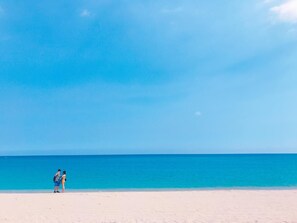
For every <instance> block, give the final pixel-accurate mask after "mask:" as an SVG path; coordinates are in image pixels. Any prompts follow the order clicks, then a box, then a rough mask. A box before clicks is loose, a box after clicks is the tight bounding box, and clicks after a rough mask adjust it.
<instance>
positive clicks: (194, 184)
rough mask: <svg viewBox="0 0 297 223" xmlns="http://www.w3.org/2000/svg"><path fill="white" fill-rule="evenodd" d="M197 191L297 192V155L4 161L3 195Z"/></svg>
mask: <svg viewBox="0 0 297 223" xmlns="http://www.w3.org/2000/svg"><path fill="white" fill-rule="evenodd" d="M59 168H60V169H61V170H66V171H67V181H66V189H68V190H70V191H77V190H85V191H94V190H100V191H101V190H195V189H241V188H242V189H255V188H259V189H262V188H263V189H265V188H270V189H273V188H295V187H297V154H294V153H271V154H263V153H261V154H260V153H259V154H133V155H131V154H112V155H111V154H110V155H107V154H106V155H105V154H104V155H2V156H0V176H1V177H0V190H1V191H51V190H52V188H53V182H52V178H53V175H54V174H55V172H56V171H57V169H59Z"/></svg>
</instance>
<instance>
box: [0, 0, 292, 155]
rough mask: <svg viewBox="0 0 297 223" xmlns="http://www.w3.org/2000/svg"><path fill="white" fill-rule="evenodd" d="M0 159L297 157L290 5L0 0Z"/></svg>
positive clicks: (288, 1) (269, 0)
mask: <svg viewBox="0 0 297 223" xmlns="http://www.w3.org/2000/svg"><path fill="white" fill-rule="evenodd" d="M0 52H1V54H0V154H2V155H7V154H8V155H29V154H126V153H127V154H130V153H140V154H143V153H274V152H297V135H296V133H297V115H296V114H297V103H296V102H295V101H296V98H297V88H296V82H297V73H296V72H297V63H296V58H297V0H283V1H278V0H266V1H265V0H251V1H227V2H226V1H223V2H222V1H192V0H183V1H177V0H170V1H169V0H161V1H149V0H148V1H141V0H132V1H125V0H118V1H110V0H109V1H107V0H101V1H100V0H99V1H95V0H86V1H77V0H74V1H58V2H55V1H35V0H29V1H16V0H0Z"/></svg>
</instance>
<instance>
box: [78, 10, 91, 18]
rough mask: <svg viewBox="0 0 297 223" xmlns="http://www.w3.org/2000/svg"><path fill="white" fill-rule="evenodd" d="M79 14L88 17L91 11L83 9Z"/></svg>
mask: <svg viewBox="0 0 297 223" xmlns="http://www.w3.org/2000/svg"><path fill="white" fill-rule="evenodd" d="M80 16H81V17H89V16H91V12H90V11H89V10H88V9H84V10H82V11H81V13H80Z"/></svg>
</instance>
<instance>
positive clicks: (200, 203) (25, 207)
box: [0, 190, 297, 223]
mask: <svg viewBox="0 0 297 223" xmlns="http://www.w3.org/2000/svg"><path fill="white" fill-rule="evenodd" d="M0 205H1V209H0V222H1V223H4V222H12V223H19V222H22V223H24V222H30V223H35V222H36V223H41V222H43V223H47V222H63V223H70V222H84V223H92V222H94V223H95V222H96V223H97V222H98V223H101V222H102V223H116V222H121V223H125V222H133V223H134V222H135V223H142V222H155V223H157V222H160V223H161V222H162V223H165V222H178V223H190V222H196V223H198V222H207V223H208V222H226V223H227V222H228V223H229V222H234V223H235V222H245V223H247V222H257V223H260V222H263V223H264V222H265V223H268V222H282V223H284V222H290V223H291V222H297V190H205V191H204V190H200V191H199V190H198V191H151V192H150V191H146V192H143V191H141V192H136V191H134V192H71V193H64V194H53V193H1V194H0Z"/></svg>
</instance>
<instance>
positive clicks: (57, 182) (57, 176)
mask: <svg viewBox="0 0 297 223" xmlns="http://www.w3.org/2000/svg"><path fill="white" fill-rule="evenodd" d="M60 175H61V170H60V169H58V171H57V173H56V174H55V176H54V179H53V180H54V185H55V187H54V193H60V191H59V187H60V182H61V179H60Z"/></svg>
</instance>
